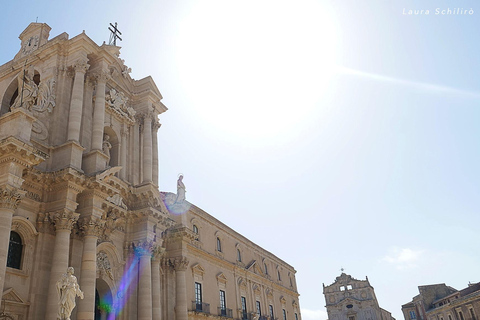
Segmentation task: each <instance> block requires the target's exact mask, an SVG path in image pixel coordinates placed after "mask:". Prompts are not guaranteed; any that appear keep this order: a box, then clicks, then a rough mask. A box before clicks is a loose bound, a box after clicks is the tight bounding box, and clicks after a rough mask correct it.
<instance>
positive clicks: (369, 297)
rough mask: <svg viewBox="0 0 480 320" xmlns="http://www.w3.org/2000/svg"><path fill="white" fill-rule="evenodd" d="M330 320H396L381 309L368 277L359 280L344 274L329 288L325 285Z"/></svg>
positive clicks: (324, 292)
mask: <svg viewBox="0 0 480 320" xmlns="http://www.w3.org/2000/svg"><path fill="white" fill-rule="evenodd" d="M323 294H324V295H325V302H326V308H327V313H328V319H329V320H395V318H393V317H392V314H391V313H390V312H388V311H387V310H385V309H382V308H380V306H379V304H378V301H377V297H376V296H375V290H374V289H373V287H372V286H371V285H370V282H369V281H368V277H367V278H366V279H365V280H357V279H355V278H353V277H352V276H351V275H348V274H346V273H344V272H343V270H342V274H341V275H340V276H338V277H337V278H336V279H335V282H334V283H332V284H331V285H329V286H325V285H323Z"/></svg>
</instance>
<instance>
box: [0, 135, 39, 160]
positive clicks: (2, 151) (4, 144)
mask: <svg viewBox="0 0 480 320" xmlns="http://www.w3.org/2000/svg"><path fill="white" fill-rule="evenodd" d="M47 158H48V155H47V154H45V153H44V152H42V151H40V150H38V149H37V148H35V147H33V146H32V145H30V144H27V143H25V142H23V141H21V140H19V139H17V138H15V137H12V136H10V137H7V138H5V139H3V140H1V141H0V163H5V162H9V161H12V162H15V163H18V164H20V165H22V166H24V167H27V168H28V167H31V166H36V165H37V164H39V163H41V162H42V161H44V160H45V159H47Z"/></svg>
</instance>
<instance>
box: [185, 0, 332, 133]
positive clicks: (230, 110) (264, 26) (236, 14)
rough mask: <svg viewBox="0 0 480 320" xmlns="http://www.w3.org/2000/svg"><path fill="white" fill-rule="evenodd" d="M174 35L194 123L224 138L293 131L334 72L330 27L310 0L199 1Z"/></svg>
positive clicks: (315, 104)
mask: <svg viewBox="0 0 480 320" xmlns="http://www.w3.org/2000/svg"><path fill="white" fill-rule="evenodd" d="M179 32H180V33H179V37H178V38H179V40H178V41H179V42H178V49H177V50H178V55H177V63H178V64H179V72H180V77H181V81H182V83H183V85H184V86H185V88H184V89H185V90H186V94H188V95H189V96H190V97H191V98H193V99H191V101H194V104H195V106H194V109H195V110H196V111H197V113H198V114H196V115H195V116H196V117H198V119H199V120H202V121H204V122H206V124H208V126H206V127H209V128H212V129H213V130H220V131H221V132H222V133H225V134H228V135H229V136H230V138H231V137H232V136H233V137H238V138H242V139H243V138H245V137H252V138H259V137H264V138H271V137H273V136H278V135H279V134H281V133H285V132H286V131H288V130H289V129H292V128H294V127H295V126H298V125H300V124H301V123H302V121H303V120H304V119H306V118H307V117H308V116H309V114H310V113H311V112H314V111H316V110H314V108H319V101H320V100H321V97H322V95H323V93H324V91H325V90H326V88H327V86H328V83H329V80H330V78H331V76H332V74H333V73H334V72H335V65H336V60H335V57H336V55H335V51H336V34H335V26H334V23H332V21H331V18H330V15H329V14H328V12H327V10H325V9H324V8H322V7H321V6H320V5H319V4H317V3H316V2H314V1H298V2H295V3H293V2H282V1H275V2H268V1H258V2H253V1H251V2H249V1H242V2H232V1H221V0H220V1H202V2H199V5H198V6H197V7H196V8H195V9H194V10H192V12H191V13H190V15H189V16H188V18H187V19H186V20H185V21H184V22H183V24H182V28H181V30H180V31H179Z"/></svg>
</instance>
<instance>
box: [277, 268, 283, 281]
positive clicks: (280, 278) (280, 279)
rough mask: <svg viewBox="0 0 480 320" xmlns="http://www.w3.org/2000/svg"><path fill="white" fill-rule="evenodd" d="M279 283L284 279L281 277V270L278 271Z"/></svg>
mask: <svg viewBox="0 0 480 320" xmlns="http://www.w3.org/2000/svg"><path fill="white" fill-rule="evenodd" d="M277 275H278V281H282V277H281V276H280V270H277Z"/></svg>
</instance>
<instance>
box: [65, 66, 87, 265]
mask: <svg viewBox="0 0 480 320" xmlns="http://www.w3.org/2000/svg"><path fill="white" fill-rule="evenodd" d="M88 67H89V65H88V64H87V61H86V60H85V59H79V60H78V61H77V62H76V63H75V64H74V65H73V68H74V69H75V78H74V80H73V90H72V100H71V102H70V113H69V115H68V134H67V140H72V141H79V140H80V125H81V120H82V108H83V90H84V78H85V73H86V72H87V69H88ZM65 270H66V269H65Z"/></svg>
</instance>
